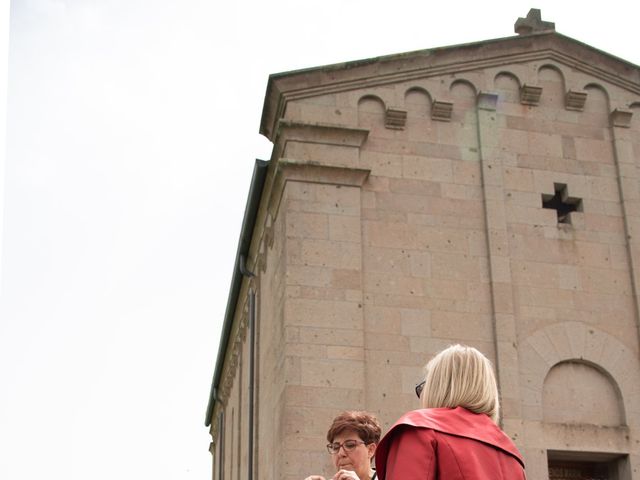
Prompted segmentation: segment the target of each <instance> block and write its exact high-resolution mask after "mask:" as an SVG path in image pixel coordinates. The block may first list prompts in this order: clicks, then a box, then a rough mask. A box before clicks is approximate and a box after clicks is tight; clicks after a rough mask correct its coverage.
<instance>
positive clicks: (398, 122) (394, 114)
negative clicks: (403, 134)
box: [384, 108, 407, 130]
mask: <svg viewBox="0 0 640 480" xmlns="http://www.w3.org/2000/svg"><path fill="white" fill-rule="evenodd" d="M406 123H407V111H406V110H400V109H399V108H387V111H386V113H385V116H384V126H385V127H386V128H391V129H393V130H404V126H405V125H406Z"/></svg>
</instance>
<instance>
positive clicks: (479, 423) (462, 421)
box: [387, 407, 524, 467]
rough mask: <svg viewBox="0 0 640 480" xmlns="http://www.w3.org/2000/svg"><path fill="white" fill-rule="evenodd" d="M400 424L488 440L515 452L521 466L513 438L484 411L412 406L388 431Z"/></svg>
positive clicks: (511, 452)
mask: <svg viewBox="0 0 640 480" xmlns="http://www.w3.org/2000/svg"><path fill="white" fill-rule="evenodd" d="M400 425H409V426H413V427H416V428H430V429H432V430H436V431H438V432H442V433H446V434H448V435H456V436H458V437H466V438H471V439H473V440H477V441H479V442H483V443H487V444H489V445H492V446H494V447H496V448H499V449H500V450H503V451H505V452H506V453H508V454H509V455H512V456H514V457H515V458H516V459H517V460H518V461H519V462H520V463H521V464H522V466H523V467H524V460H523V459H522V455H521V454H520V452H519V451H518V449H517V448H516V446H515V445H514V443H513V441H511V439H510V438H509V437H508V436H507V435H506V434H505V433H504V432H503V431H502V430H500V428H499V427H498V426H497V425H496V424H495V423H493V420H491V418H489V416H487V415H485V414H484V413H473V412H470V411H469V410H467V409H466V408H462V407H456V408H424V409H420V410H413V411H411V412H408V413H405V414H404V415H403V416H402V417H400V419H399V420H398V421H397V422H396V423H395V424H394V425H393V426H392V427H391V428H390V429H389V432H387V435H388V434H389V433H391V431H393V429H395V428H396V427H398V426H400Z"/></svg>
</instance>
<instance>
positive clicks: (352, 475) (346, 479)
mask: <svg viewBox="0 0 640 480" xmlns="http://www.w3.org/2000/svg"><path fill="white" fill-rule="evenodd" d="M331 480H360V477H359V476H358V474H357V473H356V472H354V471H353V470H338V473H336V474H335V475H334V476H333V478H332V479H331Z"/></svg>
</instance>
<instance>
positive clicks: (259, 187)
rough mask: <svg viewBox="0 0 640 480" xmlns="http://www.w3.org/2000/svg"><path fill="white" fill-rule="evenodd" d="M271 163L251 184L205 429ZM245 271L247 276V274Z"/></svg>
mask: <svg viewBox="0 0 640 480" xmlns="http://www.w3.org/2000/svg"><path fill="white" fill-rule="evenodd" d="M268 168H269V161H267V160H258V159H256V162H255V165H254V167H253V175H252V177H251V185H250V186H249V194H248V196H247V204H246V207H245V210H244V218H243V220H242V228H241V229H240V238H239V240H238V249H237V251H236V259H235V263H234V266H233V276H232V278H231V288H230V289H229V297H228V299H227V309H226V311H225V314H224V322H223V324H222V335H220V344H219V346H218V356H217V358H216V364H215V370H214V373H213V379H212V381H211V391H210V393H209V403H208V405H207V413H206V417H205V420H204V425H205V427H208V426H210V425H211V415H213V408H214V406H215V402H216V400H217V393H218V386H219V385H220V377H221V376H222V367H223V365H224V357H225V354H226V351H227V348H226V347H227V343H228V342H229V337H230V335H231V327H232V325H233V317H234V315H235V311H236V304H237V303H238V297H239V295H240V287H241V286H242V279H243V276H244V274H246V273H247V272H246V270H244V265H243V264H241V262H242V261H243V259H244V258H246V256H247V254H248V253H249V247H250V246H251V239H252V237H253V231H254V229H255V223H256V217H257V216H258V207H259V206H260V198H261V197H262V191H263V189H264V184H265V180H266V178H267V169H268ZM243 272H244V274H243Z"/></svg>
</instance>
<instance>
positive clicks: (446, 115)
mask: <svg viewBox="0 0 640 480" xmlns="http://www.w3.org/2000/svg"><path fill="white" fill-rule="evenodd" d="M452 112H453V103H450V102H439V101H438V100H434V101H433V103H432V104H431V119H432V120H439V121H441V122H450V121H451V114H452Z"/></svg>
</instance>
